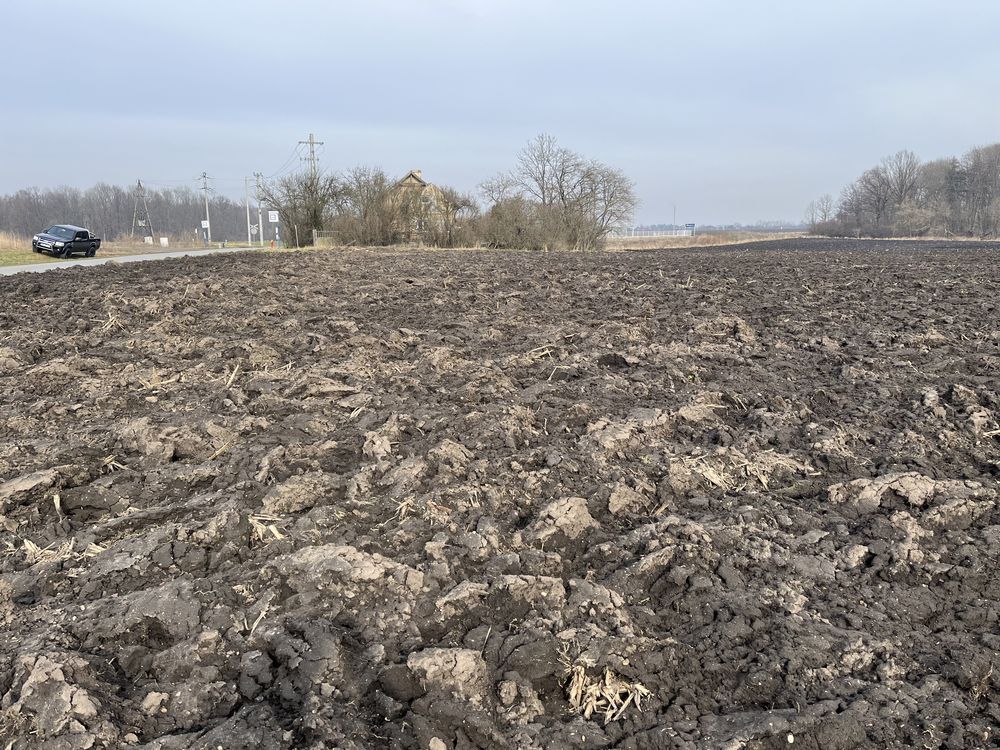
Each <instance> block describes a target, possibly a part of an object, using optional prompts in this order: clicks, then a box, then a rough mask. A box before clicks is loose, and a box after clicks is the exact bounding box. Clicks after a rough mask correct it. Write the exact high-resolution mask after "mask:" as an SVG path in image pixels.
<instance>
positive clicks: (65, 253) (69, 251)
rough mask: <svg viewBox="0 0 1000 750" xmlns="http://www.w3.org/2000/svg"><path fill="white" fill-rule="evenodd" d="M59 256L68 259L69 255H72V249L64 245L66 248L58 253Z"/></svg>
mask: <svg viewBox="0 0 1000 750" xmlns="http://www.w3.org/2000/svg"><path fill="white" fill-rule="evenodd" d="M59 254H60V255H61V256H62V257H64V258H68V257H70V256H71V255H72V254H73V250H72V248H70V246H69V245H66V247H64V248H63V249H62V252H61V253H59Z"/></svg>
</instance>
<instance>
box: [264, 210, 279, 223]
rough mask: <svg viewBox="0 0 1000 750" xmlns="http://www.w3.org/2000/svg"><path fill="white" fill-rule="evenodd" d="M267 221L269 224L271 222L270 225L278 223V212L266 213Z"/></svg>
mask: <svg viewBox="0 0 1000 750" xmlns="http://www.w3.org/2000/svg"><path fill="white" fill-rule="evenodd" d="M267 220H268V221H269V222H271V223H272V224H277V223H278V221H280V220H279V219H278V212H277V211H268V212H267Z"/></svg>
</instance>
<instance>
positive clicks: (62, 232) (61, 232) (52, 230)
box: [45, 226, 75, 240]
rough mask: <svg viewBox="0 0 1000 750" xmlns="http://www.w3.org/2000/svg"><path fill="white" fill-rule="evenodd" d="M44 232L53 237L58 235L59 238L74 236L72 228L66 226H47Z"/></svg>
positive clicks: (68, 238)
mask: <svg viewBox="0 0 1000 750" xmlns="http://www.w3.org/2000/svg"><path fill="white" fill-rule="evenodd" d="M45 234H50V235H52V236H53V237H58V238H59V239H61V240H71V239H73V237H74V236H75V235H74V234H73V230H72V229H67V228H66V227H59V226H55V227H49V228H48V229H46V230H45Z"/></svg>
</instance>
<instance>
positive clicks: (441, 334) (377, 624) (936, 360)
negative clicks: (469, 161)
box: [0, 240, 1000, 750]
mask: <svg viewBox="0 0 1000 750" xmlns="http://www.w3.org/2000/svg"><path fill="white" fill-rule="evenodd" d="M998 300H1000V246H998V245H970V244H960V245H958V244H956V245H954V246H948V245H941V244H931V243H913V244H906V243H888V242H885V243H879V242H854V243H852V242H832V241H831V242H828V241H819V240H815V241H814V240H797V241H792V242H780V243H771V244H759V245H753V246H748V247H728V248H713V249H711V250H692V251H662V252H643V253H615V254H544V255H530V254H523V253H502V252H478V251H477V252H457V251H456V252H411V253H404V252H391V251H373V252H366V251H360V250H359V251H348V252H336V251H335V252H323V253H319V252H317V253H308V254H306V253H302V254H278V255H270V256H264V255H258V254H255V255H241V256H226V257H206V258H198V259H185V260H166V261H160V262H157V263H148V264H134V265H129V266H122V267H112V266H105V267H100V268H91V269H74V270H69V271H54V272H50V273H46V274H41V275H32V276H14V277H10V278H5V279H0V748H6V749H7V750H25V749H27V748H32V749H42V750H64V749H65V750H69V749H74V750H75V749H78V748H80V749H82V748H102V747H108V748H125V747H141V748H148V749H149V750H154V749H155V750H175V749H180V748H202V749H204V750H209V749H211V750H216V749H218V750H241V749H245V750H251V749H257V748H263V749H266V750H278V749H282V750H284V749H289V750H290V749H292V748H296V749H302V748H308V749H311V750H319V749H320V748H324V749H331V750H332V749H333V748H345V749H348V750H360V749H362V748H365V749H367V748H406V749H409V748H421V749H423V750H451V749H452V748H462V749H465V748H511V749H517V750H521V749H524V748H546V749H548V748H556V749H569V748H577V749H580V748H612V747H614V748H634V749H636V750H640V749H650V748H730V749H731V750H735V749H736V748H787V747H790V746H794V747H795V748H816V749H822V750H836V749H842V750H849V749H853V748H865V747H872V748H875V747H878V748H883V747H890V748H902V747H920V748H938V747H944V748H981V747H991V746H992V747H995V746H997V743H998V741H1000V740H998V736H1000V735H998V729H997V727H998V726H1000V656H998V650H1000V577H998V573H997V571H998V569H1000V493H998V478H1000V424H998V418H1000V303H998Z"/></svg>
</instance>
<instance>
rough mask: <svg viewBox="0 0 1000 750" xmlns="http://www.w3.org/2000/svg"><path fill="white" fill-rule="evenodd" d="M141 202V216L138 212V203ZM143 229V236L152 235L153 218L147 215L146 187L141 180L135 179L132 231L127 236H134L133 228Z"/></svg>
mask: <svg viewBox="0 0 1000 750" xmlns="http://www.w3.org/2000/svg"><path fill="white" fill-rule="evenodd" d="M140 203H141V204H142V218H139V217H140V214H139V204H140ZM136 226H138V227H139V228H140V229H144V230H145V234H144V235H143V237H152V236H153V220H152V219H151V218H150V216H149V204H148V203H146V188H144V187H143V186H142V180H136V181H135V208H134V209H133V211H132V233H131V234H130V235H129V237H135V228H136Z"/></svg>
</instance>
